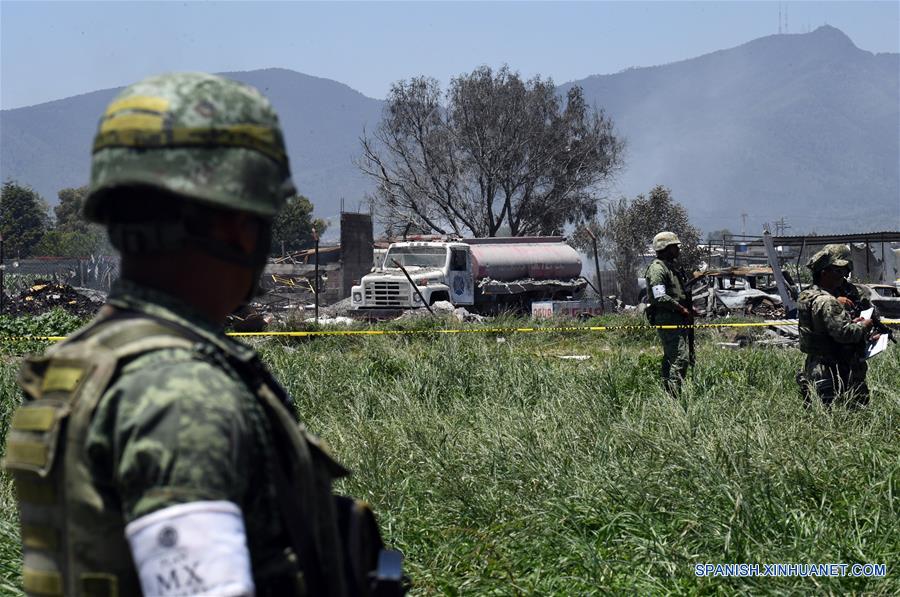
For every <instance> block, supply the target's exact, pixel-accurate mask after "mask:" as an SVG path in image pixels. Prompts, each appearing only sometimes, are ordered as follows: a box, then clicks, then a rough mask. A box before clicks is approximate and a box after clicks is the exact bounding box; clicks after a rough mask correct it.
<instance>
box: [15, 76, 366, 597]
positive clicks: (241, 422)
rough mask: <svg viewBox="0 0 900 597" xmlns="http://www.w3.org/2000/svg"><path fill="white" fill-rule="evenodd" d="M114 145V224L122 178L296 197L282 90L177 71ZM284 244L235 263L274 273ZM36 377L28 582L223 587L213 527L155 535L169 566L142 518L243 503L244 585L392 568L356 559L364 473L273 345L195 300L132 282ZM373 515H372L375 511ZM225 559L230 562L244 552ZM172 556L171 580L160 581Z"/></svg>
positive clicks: (128, 226)
mask: <svg viewBox="0 0 900 597" xmlns="http://www.w3.org/2000/svg"><path fill="white" fill-rule="evenodd" d="M94 151H95V156H94V161H93V165H92V190H91V194H90V195H89V197H88V199H87V201H86V205H85V212H86V215H87V216H88V218H89V219H91V220H94V221H101V222H104V220H103V217H104V216H103V214H104V213H106V212H104V209H105V208H106V205H105V203H104V201H106V202H112V201H113V200H115V201H127V200H128V197H129V194H128V193H124V194H122V193H120V194H115V193H114V191H115V190H116V189H117V188H118V187H120V186H124V187H127V188H130V185H145V186H150V187H153V188H154V189H160V190H162V191H167V192H169V193H174V194H177V195H178V196H180V197H184V198H186V203H192V202H193V203H196V204H207V205H210V206H213V207H220V208H226V209H232V210H234V211H239V212H249V213H252V214H255V215H258V216H259V217H261V218H264V219H266V220H268V219H270V218H271V217H273V216H274V215H275V214H276V213H277V212H278V209H279V208H280V206H281V205H282V204H283V202H284V199H285V197H286V196H287V195H289V194H290V193H291V192H292V190H293V186H292V185H291V184H290V171H289V168H288V165H287V158H286V155H284V145H283V141H282V140H281V133H280V130H279V129H278V123H277V117H276V116H275V115H274V112H273V111H272V110H271V107H270V106H269V105H268V102H266V100H265V99H264V98H262V96H261V95H260V94H259V93H258V92H256V91H255V90H253V89H252V88H249V87H246V86H243V85H240V84H237V83H234V82H230V81H227V80H225V79H222V78H219V77H214V76H210V75H203V74H183V75H168V76H163V77H159V78H153V79H148V80H146V81H144V82H141V83H138V84H136V85H134V86H132V87H129V88H127V89H126V90H125V91H124V92H123V93H122V94H120V96H119V97H117V98H116V100H114V101H113V103H112V104H110V106H109V108H108V109H107V112H106V114H105V116H104V118H103V119H102V120H101V123H100V130H99V132H98V134H97V137H96V140H95V144H94ZM154 197H155V196H154ZM104 223H106V224H107V225H108V226H109V227H110V237H111V240H112V241H113V243H114V244H115V246H116V247H117V248H118V249H119V250H120V251H123V252H124V253H138V254H139V253H141V252H142V250H148V251H150V252H151V253H153V252H160V254H161V255H164V258H166V259H172V257H171V256H169V255H177V254H178V253H177V251H178V250H179V248H180V247H182V246H185V245H184V243H185V242H191V241H193V242H200V243H201V244H199V245H196V246H202V247H205V248H207V249H209V250H212V251H216V250H218V249H220V248H221V249H223V250H224V251H226V253H225V254H226V255H227V250H228V249H229V248H230V245H228V246H223V247H218V246H216V245H214V244H212V243H207V244H202V243H203V242H206V241H209V240H211V239H208V238H205V237H204V238H199V239H197V238H193V237H191V234H192V232H191V231H190V230H186V229H182V228H180V226H181V225H182V222H181V221H180V220H179V219H178V218H174V219H169V220H159V221H156V220H150V221H148V222H144V221H137V222H131V221H126V222H125V223H120V222H119V221H114V220H110V221H105V222H104ZM263 242H264V241H258V245H262V244H263ZM265 248H266V247H265V246H263V247H260V246H257V251H256V254H255V255H253V256H250V257H247V255H243V254H241V255H231V256H230V257H232V258H233V259H234V260H235V261H236V262H240V260H241V259H244V262H242V263H241V265H244V266H246V267H253V268H257V267H259V268H260V269H261V266H260V265H259V263H260V260H261V261H262V263H264V262H265ZM167 251H168V253H167ZM172 251H175V252H174V253H173V252H172ZM221 258H223V259H224V258H225V257H221ZM19 382H20V385H21V386H22V388H23V391H24V397H25V399H24V401H23V405H22V406H21V407H20V409H19V410H18V411H17V413H16V415H15V417H14V419H13V422H12V424H11V429H10V433H9V434H8V436H7V450H6V458H5V460H4V465H5V467H6V468H7V469H8V470H10V471H11V472H12V473H13V476H14V480H15V483H16V487H17V497H18V501H19V506H20V520H21V530H22V541H23V584H24V588H25V591H26V592H27V593H29V594H35V595H110V596H112V595H138V594H140V593H141V590H142V587H143V588H144V589H145V590H148V591H150V592H152V593H154V594H157V595H191V594H200V593H202V594H212V593H214V592H217V591H219V590H220V589H216V588H212V589H210V587H217V586H221V585H215V584H212V585H210V584H208V578H209V577H207V578H204V572H203V570H202V569H198V568H196V566H194V565H193V564H192V562H191V561H185V560H184V558H186V557H188V556H190V557H193V556H191V552H190V551H189V550H188V549H187V547H186V545H187V544H188V543H190V541H193V540H197V539H198V536H194V537H184V536H182V537H179V536H178V535H177V533H174V532H170V531H172V528H171V527H166V528H165V529H163V532H160V533H159V536H158V538H156V539H155V541H157V543H152V544H149V543H148V544H147V545H150V547H149V548H148V549H150V550H152V551H151V552H141V553H142V554H143V553H150V556H148V557H147V558H145V559H146V561H148V562H150V564H152V566H153V567H152V568H151V567H148V566H144V564H145V563H146V562H145V561H139V560H138V556H137V555H133V554H134V553H137V552H135V550H136V549H137V548H136V547H135V545H136V543H135V542H134V540H133V536H132V534H130V531H129V530H128V529H127V528H126V525H127V526H128V527H133V524H129V523H135V522H138V523H139V522H141V521H143V520H147V519H150V518H152V517H153V516H154V515H156V514H166V513H167V512H169V511H173V509H176V510H177V509H179V508H182V507H183V506H202V507H204V508H207V507H208V506H207V505H208V504H226V505H227V506H228V507H230V508H233V509H234V510H235V511H237V512H236V515H237V518H238V519H239V520H241V519H242V522H241V524H240V525H239V526H240V527H241V528H240V533H237V532H235V533H233V534H232V535H229V539H230V540H234V541H236V543H233V545H236V546H237V547H236V548H235V550H237V551H234V550H232V551H233V552H234V553H239V555H240V558H243V559H240V558H239V561H240V562H241V563H242V566H245V568H242V570H244V569H246V570H247V572H246V574H244V573H242V574H243V575H242V576H240V578H239V581H240V582H242V583H243V582H244V579H245V578H247V577H248V576H249V575H250V574H251V573H252V583H253V585H254V589H255V593H256V594H257V595H273V596H274V595H304V594H323V595H344V594H348V592H352V593H354V594H356V593H361V592H362V589H361V587H356V590H354V589H353V588H351V583H353V582H355V581H353V580H352V579H354V578H355V579H359V578H364V577H365V572H366V571H367V570H371V569H372V568H373V567H374V566H372V567H366V568H362V569H361V570H358V569H357V568H358V567H357V568H353V566H354V564H352V563H351V562H350V558H349V557H348V558H347V559H345V554H346V551H343V552H342V548H341V545H342V543H341V537H340V536H339V533H341V531H340V530H339V529H340V528H343V527H341V526H340V525H342V524H344V523H342V522H340V521H339V516H343V515H344V510H342V511H341V513H338V512H337V511H336V509H337V508H338V507H339V505H340V504H341V503H342V502H341V501H340V500H336V499H335V497H334V496H333V495H332V493H331V483H332V480H333V479H335V478H337V477H340V476H343V475H345V474H347V471H346V470H344V469H343V468H342V467H341V466H340V465H339V464H337V463H336V462H334V461H333V460H332V459H331V458H330V457H329V456H328V455H327V454H326V452H325V451H324V450H323V449H322V447H321V445H320V443H319V442H318V441H317V440H316V439H315V438H314V437H312V436H311V435H309V434H308V433H306V431H305V430H304V429H303V428H302V426H299V425H298V424H297V423H296V420H295V415H294V412H293V405H292V402H291V400H290V399H289V398H288V397H287V396H286V394H285V393H284V391H283V390H282V389H281V388H280V386H279V385H278V384H277V382H275V380H274V379H273V378H272V377H271V375H269V374H268V372H267V371H266V369H265V367H264V366H263V365H262V364H261V362H260V361H259V359H258V357H257V356H256V354H255V353H254V352H253V351H252V350H251V349H249V348H248V347H246V346H243V345H241V344H238V343H235V342H232V341H230V340H229V339H228V338H227V337H226V336H224V335H223V334H222V332H221V330H220V329H218V328H217V327H216V326H214V325H212V324H210V323H207V322H206V320H205V319H204V318H203V317H202V316H201V315H200V314H198V313H195V312H193V311H192V309H191V308H190V307H189V306H187V305H186V304H184V303H183V302H181V301H179V300H178V299H176V298H174V297H171V296H168V295H166V294H164V293H161V292H158V291H153V290H151V289H149V288H145V287H141V286H139V285H136V284H134V283H132V282H128V281H121V282H120V283H118V285H117V286H116V288H115V290H114V291H113V292H112V293H111V295H110V297H109V300H108V304H107V305H105V306H104V307H103V309H101V312H100V314H99V315H98V317H97V318H96V319H95V320H94V321H93V322H92V323H91V324H89V325H88V326H87V327H86V328H84V329H82V330H80V331H78V332H76V333H75V334H73V335H72V336H71V337H70V338H69V339H68V340H67V341H65V342H62V343H60V344H59V345H56V346H54V347H52V348H51V349H50V350H49V351H47V354H46V355H44V356H43V357H34V358H30V359H28V360H26V362H25V363H24V364H23V367H22V370H21V373H20V379H19ZM209 507H210V508H211V507H212V506H209ZM217 507H218V506H217ZM353 508H354V510H352V512H353V514H350V515H349V516H353V517H354V518H352V520H354V521H356V520H363V519H364V517H363V516H361V515H360V516H357V514H358V510H359V509H358V508H357V506H355V505H354V506H353ZM184 511H185V509H184V508H182V510H179V512H184ZM229 512H231V510H229ZM173 516H174V515H173ZM160 518H162V517H160ZM220 519H221V518H220ZM164 520H169V519H164ZM195 520H196V518H195ZM217 520H219V519H217ZM229 520H230V519H229ZM341 520H349V519H348V518H346V517H345V518H343V519H341ZM364 520H370V519H364ZM156 522H157V520H156V519H154V524H155V523H156ZM372 524H374V521H372ZM142 528H144V527H142ZM149 528H153V529H155V528H156V527H153V526H150V527H149ZM192 528H195V529H196V528H198V527H192ZM207 528H209V529H211V530H215V529H216V527H207ZM154 532H155V531H154ZM375 534H377V527H376V528H375ZM126 535H127V537H128V541H126ZM198 535H199V539H201V540H202V538H203V537H202V535H203V533H199V534H198ZM236 537H238V538H239V539H235V538H236ZM378 541H380V539H379V540H378ZM142 545H143V544H142ZM207 547H209V546H207ZM214 548H215V546H212V548H211V549H214ZM142 549H143V547H142ZM367 549H368V545H367V546H366V547H365V548H360V550H359V553H364V555H365V556H366V562H365V563H364V564H362V566H369V565H370V562H371V557H370V556H371V555H372V554H371V553H370V551H371V550H369V551H367ZM194 553H198V552H194ZM230 553H231V552H229V554H230ZM186 554H187V555H186ZM245 556H246V557H245ZM375 556H377V551H376V552H375ZM141 557H142V558H143V555H142V556H141ZM179 558H182V559H181V560H179ZM211 560H212V561H213V567H215V565H217V564H215V562H223V561H229V562H230V561H234V559H233V558H232V559H231V560H229V559H224V558H220V559H219V560H215V558H214V557H213V558H211ZM248 560H249V562H248ZM357 560H359V561H361V560H362V558H357ZM142 566H143V567H142ZM192 566H194V567H192ZM158 567H160V568H158ZM136 568H137V569H136ZM163 568H164V569H165V573H164V574H157V575H156V577H155V578H154V577H153V574H149V575H148V574H145V572H146V570H152V571H153V572H154V573H155V571H156V570H158V569H163ZM350 568H353V574H349V575H348V574H347V573H348V571H349V570H350ZM220 569H221V568H220ZM359 572H362V574H358V573H359ZM227 578H228V579H231V578H233V577H227ZM148 579H149V581H148ZM148 582H149V583H150V584H148ZM223 582H224V581H223ZM228 582H231V580H228ZM247 582H249V581H247ZM242 586H243V585H242ZM148 587H149V588H148ZM242 591H243V590H242ZM229 594H233V593H231V592H229Z"/></svg>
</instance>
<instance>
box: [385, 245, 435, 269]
mask: <svg viewBox="0 0 900 597" xmlns="http://www.w3.org/2000/svg"><path fill="white" fill-rule="evenodd" d="M394 261H396V262H397V263H399V264H400V265H402V266H403V267H444V264H445V263H446V262H447V248H446V247H391V248H390V249H389V250H388V252H387V256H386V257H385V258H384V267H397V266H396V265H394Z"/></svg>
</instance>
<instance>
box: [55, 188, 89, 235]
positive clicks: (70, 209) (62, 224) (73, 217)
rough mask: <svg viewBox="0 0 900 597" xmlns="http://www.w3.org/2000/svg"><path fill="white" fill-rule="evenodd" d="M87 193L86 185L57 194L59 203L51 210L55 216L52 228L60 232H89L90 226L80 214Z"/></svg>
mask: <svg viewBox="0 0 900 597" xmlns="http://www.w3.org/2000/svg"><path fill="white" fill-rule="evenodd" d="M87 193H88V187H87V185H85V186H82V187H77V188H69V189H63V190H61V191H60V192H59V193H58V196H59V203H58V204H57V205H56V207H54V208H53V213H54V214H55V215H56V224H55V226H54V228H56V229H57V230H59V231H60V232H88V231H89V229H90V227H91V224H90V223H89V222H88V221H87V220H85V219H84V216H83V215H82V214H81V209H82V207H83V206H84V200H85V198H86V197H87Z"/></svg>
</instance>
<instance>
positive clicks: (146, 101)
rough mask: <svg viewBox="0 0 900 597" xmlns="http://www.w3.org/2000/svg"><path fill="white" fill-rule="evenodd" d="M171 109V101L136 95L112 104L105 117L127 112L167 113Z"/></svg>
mask: <svg viewBox="0 0 900 597" xmlns="http://www.w3.org/2000/svg"><path fill="white" fill-rule="evenodd" d="M168 109H169V100H167V99H165V98H162V97H149V96H144V95H134V96H131V97H126V98H124V99H120V100H118V101H115V102H113V103H111V104H110V105H109V106H108V107H107V108H106V113H105V114H104V116H112V115H113V114H115V113H117V112H122V111H125V110H142V111H146V112H165V111H166V110H168Z"/></svg>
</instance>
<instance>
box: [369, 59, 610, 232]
mask: <svg viewBox="0 0 900 597" xmlns="http://www.w3.org/2000/svg"><path fill="white" fill-rule="evenodd" d="M441 99H442V93H441V89H440V86H439V84H438V82H437V81H436V80H435V79H430V78H426V77H417V78H414V79H412V80H409V81H400V82H398V83H395V84H394V85H393V86H392V88H391V91H390V94H389V96H388V100H387V104H386V106H385V110H384V115H383V118H382V121H381V123H380V124H379V126H378V128H377V129H376V130H375V132H374V135H373V136H372V137H367V136H365V135H364V137H363V139H362V148H363V157H362V160H361V162H360V168H361V169H362V170H363V172H365V173H366V174H368V175H369V176H370V177H372V178H373V179H374V180H375V182H376V183H377V190H376V191H375V194H374V196H372V197H371V201H372V204H373V208H374V211H375V213H376V215H377V217H378V218H379V220H381V223H382V224H383V225H384V227H385V229H386V231H387V232H388V233H389V234H395V233H397V232H398V231H402V230H403V229H405V228H406V227H407V226H408V225H410V224H412V225H413V226H414V227H417V228H420V229H424V230H429V231H433V232H436V233H440V234H447V233H453V234H457V235H461V236H462V235H465V236H468V235H475V236H496V235H497V234H498V233H499V231H500V230H501V229H502V228H503V227H504V226H505V227H506V228H508V230H509V233H510V234H511V235H513V236H527V235H534V234H558V233H560V232H561V231H562V230H563V229H564V227H565V226H566V224H578V223H581V222H584V221H586V220H588V219H590V218H591V217H593V216H594V215H595V214H596V212H597V207H598V203H597V195H596V190H597V189H598V188H599V187H601V186H602V185H603V184H604V183H606V182H608V181H609V179H610V178H611V177H612V175H613V174H614V173H615V171H616V170H617V169H618V167H619V166H620V165H621V154H622V149H623V142H622V141H621V140H620V139H618V138H617V137H616V136H615V134H614V133H613V125H612V121H611V120H610V119H609V118H607V117H606V116H605V115H604V114H603V112H602V111H598V110H595V109H593V108H591V107H589V106H588V105H587V104H586V102H585V100H584V96H583V93H582V90H581V88H580V87H578V86H574V87H572V88H571V89H570V90H569V92H568V94H567V95H566V97H565V98H561V97H560V96H559V94H558V93H557V90H556V86H555V85H554V84H553V81H552V80H551V79H541V78H540V77H535V78H533V79H530V80H527V81H526V80H523V79H522V78H521V76H520V75H519V74H518V73H515V72H511V71H510V70H509V68H508V67H506V66H504V67H502V68H500V69H499V70H497V71H492V70H491V69H490V68H489V67H486V66H484V67H481V68H479V69H476V70H475V71H473V72H471V73H468V74H463V75H460V76H459V77H456V78H455V79H453V80H452V81H451V83H450V88H449V90H448V91H447V93H446V96H445V98H444V99H445V101H446V105H442V104H441Z"/></svg>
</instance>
